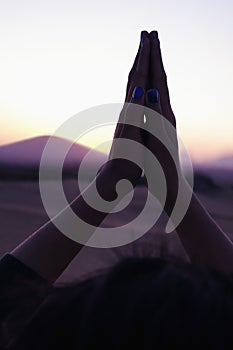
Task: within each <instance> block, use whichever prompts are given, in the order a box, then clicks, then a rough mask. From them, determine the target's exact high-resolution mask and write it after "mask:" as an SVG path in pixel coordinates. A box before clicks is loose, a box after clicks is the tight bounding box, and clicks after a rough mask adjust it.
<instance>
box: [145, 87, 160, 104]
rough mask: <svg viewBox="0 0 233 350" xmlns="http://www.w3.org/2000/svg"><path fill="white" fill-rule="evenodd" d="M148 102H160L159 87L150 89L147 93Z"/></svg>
mask: <svg viewBox="0 0 233 350" xmlns="http://www.w3.org/2000/svg"><path fill="white" fill-rule="evenodd" d="M146 95H147V100H148V102H149V103H150V104H151V103H154V104H155V103H159V92H158V90H157V89H150V90H148V91H147V93H146Z"/></svg>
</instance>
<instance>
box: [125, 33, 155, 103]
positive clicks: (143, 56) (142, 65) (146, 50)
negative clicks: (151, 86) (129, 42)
mask: <svg viewBox="0 0 233 350" xmlns="http://www.w3.org/2000/svg"><path fill="white" fill-rule="evenodd" d="M149 64H150V40H149V39H148V38H147V37H146V38H145V39H144V42H143V45H142V46H141V48H140V52H139V56H138V61H137V67H136V69H135V73H134V75H133V76H132V79H131V80H130V81H129V87H128V95H127V96H126V102H129V101H130V99H131V96H132V94H133V91H134V89H135V86H141V87H143V88H144V90H145V89H146V87H147V80H148V73H149V72H148V70H149Z"/></svg>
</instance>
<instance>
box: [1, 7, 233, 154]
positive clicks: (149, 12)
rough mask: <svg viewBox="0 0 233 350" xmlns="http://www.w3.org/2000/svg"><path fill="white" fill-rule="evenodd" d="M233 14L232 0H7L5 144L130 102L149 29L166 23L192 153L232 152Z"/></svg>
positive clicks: (171, 69)
mask: <svg viewBox="0 0 233 350" xmlns="http://www.w3.org/2000/svg"><path fill="white" fill-rule="evenodd" d="M232 18H233V2H232V0H222V1H215V0H214V1H213V0H212V1H210V0H195V1H194V0H176V1H173V0H169V1H168V0H154V1H151V0H144V1H141V2H139V1H132V0H128V1H127V0H125V1H107V0H106V1H104V0H98V1H93V0H92V1H91V0H86V1H78V0H76V1H74V0H59V1H58V0H56V1H55V0H46V1H45V0H40V1H38V0H37V1H35V0H21V1H18V0H8V1H6V0H5V1H4V0H0V45H1V53H0V123H1V124H0V125H1V129H0V145H3V144H6V143H10V142H14V141H18V140H21V139H24V138H29V137H34V136H39V135H48V134H53V132H54V131H55V130H56V129H57V128H58V127H59V126H60V125H61V124H62V123H63V122H64V121H66V120H67V119H68V118H70V117H71V116H72V115H74V114H76V113H79V112H80V111H82V110H83V109H86V108H90V107H92V106H95V105H101V104H106V103H122V102H123V100H124V96H125V87H126V83H127V75H128V72H129V70H130V68H131V65H132V63H133V60H134V56H135V54H136V52H137V47H138V43H139V37H140V31H141V30H148V31H151V30H158V32H159V36H160V41H161V48H162V53H163V59H164V65H165V69H166V72H167V76H168V83H169V89H170V95H171V102H172V106H173V110H174V112H175V115H176V118H177V127H178V131H179V135H180V137H181V138H182V140H183V142H184V143H185V144H186V146H187V148H188V150H189V152H190V155H191V157H192V158H193V159H194V160H197V161H199V160H201V161H203V160H206V159H211V158H215V157H220V156H222V155H224V154H226V155H229V154H233V137H232V135H233V64H232V62H233V39H232V38H233V21H232ZM99 132H100V134H99V136H98V135H96V136H95V137H94V138H95V139H96V140H97V139H101V133H105V134H106V133H111V130H110V129H109V128H108V129H106V130H104V129H102V131H101V130H100V131H99ZM90 139H91V137H89V139H88V137H87V141H86V142H87V143H88V145H89V146H93V145H94V144H95V140H94V139H93V135H92V139H93V140H92V141H90Z"/></svg>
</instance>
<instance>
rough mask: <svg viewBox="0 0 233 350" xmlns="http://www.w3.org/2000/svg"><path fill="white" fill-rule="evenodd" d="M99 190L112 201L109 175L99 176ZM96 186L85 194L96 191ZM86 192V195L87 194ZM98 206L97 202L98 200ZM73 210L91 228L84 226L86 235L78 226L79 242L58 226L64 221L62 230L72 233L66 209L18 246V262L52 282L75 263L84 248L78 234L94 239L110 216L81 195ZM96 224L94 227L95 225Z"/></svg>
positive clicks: (74, 203) (73, 204)
mask: <svg viewBox="0 0 233 350" xmlns="http://www.w3.org/2000/svg"><path fill="white" fill-rule="evenodd" d="M98 176H100V177H99V179H98V180H99V187H100V189H101V194H102V196H104V197H105V198H109V200H111V199H112V198H111V197H112V195H111V191H110V189H109V188H108V183H109V178H108V176H107V174H104V173H103V174H101V175H100V174H99V175H98ZM93 188H94V183H93V184H92V185H91V186H90V187H89V188H88V189H86V190H85V191H86V192H87V191H89V193H92V192H93ZM85 191H84V192H85ZM97 204H98V200H97ZM70 207H71V208H72V209H73V211H74V214H75V215H76V216H77V217H80V218H81V219H82V220H84V221H86V222H87V223H88V224H89V225H84V226H83V227H85V228H87V227H88V229H85V232H81V230H83V227H82V225H81V226H80V227H78V226H77V227H75V229H76V230H77V239H76V238H75V237H73V238H74V239H70V238H68V237H67V236H66V235H65V234H63V233H61V232H60V230H59V229H58V228H57V226H56V225H55V224H57V223H58V222H61V223H62V224H63V227H66V229H67V230H69V225H70V222H69V215H68V213H69V211H70V209H69V207H68V208H65V209H64V210H63V211H62V212H61V213H59V214H58V215H57V216H56V217H55V218H54V219H53V220H51V221H49V222H47V223H46V224H45V225H44V226H42V227H41V228H39V229H38V230H37V231H36V232H34V233H33V234H32V235H31V236H30V237H28V238H27V239H26V240H25V241H24V242H23V243H21V244H20V245H19V246H17V247H16V248H15V249H14V250H13V251H12V252H11V254H12V255H13V256H15V257H16V258H17V259H18V260H20V261H21V262H23V263H24V264H26V265H27V266H29V267H30V268H31V269H33V270H34V271H35V272H37V273H38V274H39V275H41V276H42V277H44V278H45V279H47V280H48V281H49V282H51V283H53V282H54V281H55V280H56V279H58V277H59V276H60V275H61V274H62V272H63V271H64V270H65V269H66V267H67V266H68V265H69V263H70V262H71V261H72V260H73V258H74V257H75V255H76V254H77V253H78V252H79V251H80V250H81V249H82V247H83V245H82V244H80V243H78V235H79V234H86V237H85V239H86V241H88V239H89V238H90V237H91V235H92V234H93V233H94V231H95V227H97V226H99V225H100V223H101V222H102V221H103V220H104V218H105V217H106V215H107V213H105V212H100V211H97V210H94V209H92V208H90V207H89V205H88V204H87V203H86V202H85V201H84V199H83V197H82V195H80V196H78V197H77V198H76V199H75V200H74V201H72V203H71V204H70ZM91 225H93V228H92V226H91Z"/></svg>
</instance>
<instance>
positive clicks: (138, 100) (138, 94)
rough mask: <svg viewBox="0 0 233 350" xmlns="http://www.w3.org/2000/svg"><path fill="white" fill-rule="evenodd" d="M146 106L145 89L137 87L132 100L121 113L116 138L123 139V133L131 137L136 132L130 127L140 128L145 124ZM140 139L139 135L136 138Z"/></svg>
mask: <svg viewBox="0 0 233 350" xmlns="http://www.w3.org/2000/svg"><path fill="white" fill-rule="evenodd" d="M144 105H145V89H144V88H143V87H142V86H136V87H135V88H134V90H133V93H132V95H131V98H130V100H129V101H128V102H127V103H125V105H124V107H123V109H122V111H121V113H120V118H119V122H118V125H117V129H116V132H115V136H114V137H123V133H124V135H125V134H126V133H127V134H128V136H130V135H131V134H133V133H134V132H135V128H133V127H130V126H137V127H138V126H139V125H141V124H142V123H143V118H144ZM126 124H127V126H126ZM131 136H133V135H131ZM139 137H140V135H137V137H136V138H137V139H138V138H139ZM129 138H132V137H129ZM134 138H135V137H134Z"/></svg>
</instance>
